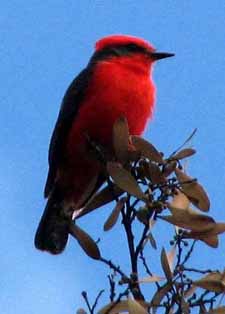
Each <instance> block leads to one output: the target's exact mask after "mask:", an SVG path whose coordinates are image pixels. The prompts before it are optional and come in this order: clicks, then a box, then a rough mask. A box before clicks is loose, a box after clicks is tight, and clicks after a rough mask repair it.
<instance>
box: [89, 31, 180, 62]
mask: <svg viewBox="0 0 225 314" xmlns="http://www.w3.org/2000/svg"><path fill="white" fill-rule="evenodd" d="M172 56H174V54H173V53H167V52H158V51H156V49H155V48H154V47H153V46H152V45H151V44H150V43H149V42H147V41H145V40H144V39H141V38H138V37H134V36H128V35H111V36H107V37H104V38H102V39H100V40H99V41H97V43H96V45H95V53H94V55H93V57H92V59H91V62H98V61H101V60H106V59H115V58H116V60H117V61H118V60H119V59H120V60H127V61H128V62H129V61H131V62H135V61H137V62H138V61H139V62H140V63H142V64H144V65H147V66H148V67H150V66H151V65H152V64H153V63H154V62H155V61H157V60H160V59H164V58H168V57H172Z"/></svg>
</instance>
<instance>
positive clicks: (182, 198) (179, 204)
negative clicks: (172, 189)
mask: <svg viewBox="0 0 225 314" xmlns="http://www.w3.org/2000/svg"><path fill="white" fill-rule="evenodd" d="M189 205H190V201H189V199H188V198H187V196H186V195H185V194H184V193H182V192H181V191H180V190H176V194H175V195H174V197H173V200H172V202H171V203H170V206H171V207H175V208H181V209H187V208H188V207H189Z"/></svg>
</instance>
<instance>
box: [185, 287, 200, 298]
mask: <svg viewBox="0 0 225 314" xmlns="http://www.w3.org/2000/svg"><path fill="white" fill-rule="evenodd" d="M196 289H197V287H195V286H193V285H192V286H191V287H190V288H189V289H187V290H186V291H185V292H184V297H185V298H186V299H188V298H190V297H191V296H192V295H193V294H194V293H195V291H196Z"/></svg>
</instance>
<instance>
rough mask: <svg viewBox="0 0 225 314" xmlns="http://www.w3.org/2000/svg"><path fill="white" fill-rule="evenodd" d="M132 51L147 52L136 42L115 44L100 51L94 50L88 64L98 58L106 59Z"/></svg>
mask: <svg viewBox="0 0 225 314" xmlns="http://www.w3.org/2000/svg"><path fill="white" fill-rule="evenodd" d="M134 53H144V54H145V53H147V49H146V48H144V47H141V46H138V45H136V44H132V43H131V44H127V45H117V46H108V47H106V48H104V49H102V50H100V51H96V52H95V53H94V54H93V56H92V58H91V60H90V64H92V63H96V62H98V61H100V60H104V59H108V58H111V57H114V56H117V57H120V56H125V55H130V54H134Z"/></svg>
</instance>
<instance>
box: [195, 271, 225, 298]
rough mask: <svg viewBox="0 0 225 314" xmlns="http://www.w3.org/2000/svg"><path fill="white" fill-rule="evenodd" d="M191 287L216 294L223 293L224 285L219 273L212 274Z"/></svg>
mask: <svg viewBox="0 0 225 314" xmlns="http://www.w3.org/2000/svg"><path fill="white" fill-rule="evenodd" d="M193 285H195V286H197V287H200V288H203V289H205V290H209V291H214V292H217V293H224V292H225V284H224V282H223V281H222V274H221V273H220V272H212V273H210V274H208V275H206V276H204V277H203V278H201V279H200V280H196V281H194V282H193Z"/></svg>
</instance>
